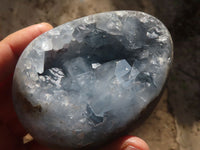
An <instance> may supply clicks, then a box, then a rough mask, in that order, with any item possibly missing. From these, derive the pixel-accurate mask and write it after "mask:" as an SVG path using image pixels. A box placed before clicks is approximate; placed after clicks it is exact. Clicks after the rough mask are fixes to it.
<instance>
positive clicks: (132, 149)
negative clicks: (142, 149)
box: [123, 145, 139, 150]
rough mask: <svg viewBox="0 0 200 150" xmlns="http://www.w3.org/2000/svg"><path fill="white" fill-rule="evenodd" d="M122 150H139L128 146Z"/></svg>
mask: <svg viewBox="0 0 200 150" xmlns="http://www.w3.org/2000/svg"><path fill="white" fill-rule="evenodd" d="M123 150H139V149H138V148H135V147H133V146H131V145H129V146H127V147H125V148H124V149H123Z"/></svg>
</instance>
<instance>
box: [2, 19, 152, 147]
mask: <svg viewBox="0 0 200 150" xmlns="http://www.w3.org/2000/svg"><path fill="white" fill-rule="evenodd" d="M52 28H53V27H52V26H51V25H50V24H47V23H41V24H36V25H32V26H29V27H27V28H24V29H22V30H19V31H17V32H15V33H13V34H11V35H9V36H7V37H6V38H5V39H3V40H2V41H0V101H1V105H0V110H1V111H0V149H2V150H48V148H46V147H44V146H42V145H40V144H38V143H37V142H35V141H32V142H30V143H28V144H23V143H22V137H23V136H24V135H25V134H26V131H25V130H24V128H23V127H22V126H21V124H20V122H19V120H18V119H17V115H16V113H15V111H14V108H13V105H12V96H11V95H12V93H11V87H12V76H13V72H14V68H15V65H16V63H17V60H18V58H19V56H20V54H21V53H22V51H23V50H24V49H25V47H26V46H27V45H28V44H29V43H30V42H31V41H32V40H33V39H34V38H36V37H37V36H39V35H40V34H42V33H44V32H46V31H48V30H50V29H52ZM103 150H149V147H148V145H147V144H146V143H145V142H144V141H143V140H142V139H140V138H138V137H133V136H127V137H122V138H120V139H118V140H117V141H115V142H113V143H111V144H109V145H107V146H106V147H104V148H103Z"/></svg>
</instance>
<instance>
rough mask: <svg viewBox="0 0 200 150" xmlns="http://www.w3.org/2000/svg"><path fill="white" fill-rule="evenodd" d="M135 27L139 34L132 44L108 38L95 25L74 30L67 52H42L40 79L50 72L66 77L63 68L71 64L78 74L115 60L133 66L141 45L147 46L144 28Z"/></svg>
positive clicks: (142, 48)
mask: <svg viewBox="0 0 200 150" xmlns="http://www.w3.org/2000/svg"><path fill="white" fill-rule="evenodd" d="M138 26H139V27H137V29H138V28H139V31H140V32H136V33H135V34H136V35H135V36H133V35H132V36H133V37H132V43H131V41H130V39H127V36H125V35H123V33H122V34H119V35H111V34H109V33H107V32H106V31H103V30H101V29H98V28H96V25H95V24H89V25H87V26H82V25H80V26H78V27H76V28H75V30H74V32H73V36H74V39H75V40H73V41H71V42H70V43H69V46H68V48H63V49H60V50H57V51H54V50H50V51H47V52H45V62H44V72H43V73H42V74H41V75H47V74H48V70H49V69H50V68H60V69H61V70H62V71H63V72H64V74H65V75H67V74H68V73H69V71H66V70H67V69H66V67H68V66H70V65H72V64H73V63H77V66H80V67H78V69H80V72H81V69H86V70H87V68H92V69H96V68H97V67H99V66H101V65H102V64H104V63H107V62H111V61H118V60H125V61H127V63H128V64H129V65H130V66H132V65H133V63H134V61H135V60H138V57H140V54H141V53H143V50H144V47H143V45H145V44H144V43H146V42H148V41H147V40H146V37H145V35H146V34H145V32H146V31H145V28H144V26H143V25H142V23H141V22H140V24H138ZM83 28H84V29H83ZM133 41H134V42H133ZM141 42H142V43H141ZM86 65H87V66H86ZM77 66H76V67H77ZM82 67H83V68H82ZM84 67H85V68H84ZM83 72H84V71H83Z"/></svg>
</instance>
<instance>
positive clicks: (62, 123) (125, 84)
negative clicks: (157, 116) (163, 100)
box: [13, 11, 173, 149]
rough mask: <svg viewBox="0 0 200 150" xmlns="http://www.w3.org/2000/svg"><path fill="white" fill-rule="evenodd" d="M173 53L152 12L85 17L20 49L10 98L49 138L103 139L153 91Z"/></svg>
mask: <svg viewBox="0 0 200 150" xmlns="http://www.w3.org/2000/svg"><path fill="white" fill-rule="evenodd" d="M172 58H173V50H172V41H171V36H170V34H169V32H168V30H167V29H166V27H165V26H164V25H163V24H162V23H161V22H160V21H159V20H158V19H156V18H155V17H153V16H151V15H148V14H146V13H143V12H136V11H113V12H106V13H100V14H96V15H91V16H87V17H83V18H80V19H77V20H74V21H71V22H68V23H66V24H63V25H61V26H58V27H56V28H54V29H53V30H51V31H48V32H46V33H44V34H43V35H41V36H39V37H37V38H36V39H35V40H33V41H32V42H31V43H30V44H29V45H28V47H27V48H26V49H25V50H24V52H23V54H22V55H21V57H20V59H19V61H18V63H17V66H16V69H15V74H14V80H13V81H14V82H13V101H14V106H15V109H16V112H17V114H18V116H19V119H20V121H21V122H22V124H23V125H24V127H25V128H26V129H27V130H28V132H30V134H31V135H32V136H33V137H34V138H35V139H36V140H38V141H39V142H41V143H43V144H45V145H47V146H50V147H55V148H61V149H62V148H63V149H66V148H75V149H78V148H80V149H81V148H84V147H90V146H94V145H98V144H103V143H105V142H107V141H108V140H109V139H111V138H112V136H113V135H116V136H117V135H120V134H121V133H122V132H123V131H125V130H126V128H127V126H128V125H130V124H131V123H133V124H134V121H135V120H136V119H137V118H138V117H139V116H140V113H141V112H142V111H143V110H144V109H145V108H146V107H147V106H148V105H149V104H150V103H151V102H152V101H153V100H154V99H155V98H156V97H158V95H159V93H160V92H161V90H162V87H163V86H164V83H165V81H166V78H167V75H168V71H169V68H170V65H171V61H172Z"/></svg>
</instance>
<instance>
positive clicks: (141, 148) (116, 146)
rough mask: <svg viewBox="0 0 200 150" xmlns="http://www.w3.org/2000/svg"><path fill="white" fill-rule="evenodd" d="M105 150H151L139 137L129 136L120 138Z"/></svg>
mask: <svg viewBox="0 0 200 150" xmlns="http://www.w3.org/2000/svg"><path fill="white" fill-rule="evenodd" d="M103 150H149V146H148V145H147V143H146V142H145V141H143V140H142V139H140V138H138V137H134V136H127V137H122V138H120V139H119V140H117V141H115V142H114V143H112V144H110V145H108V146H107V147H106V148H104V149H103Z"/></svg>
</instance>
